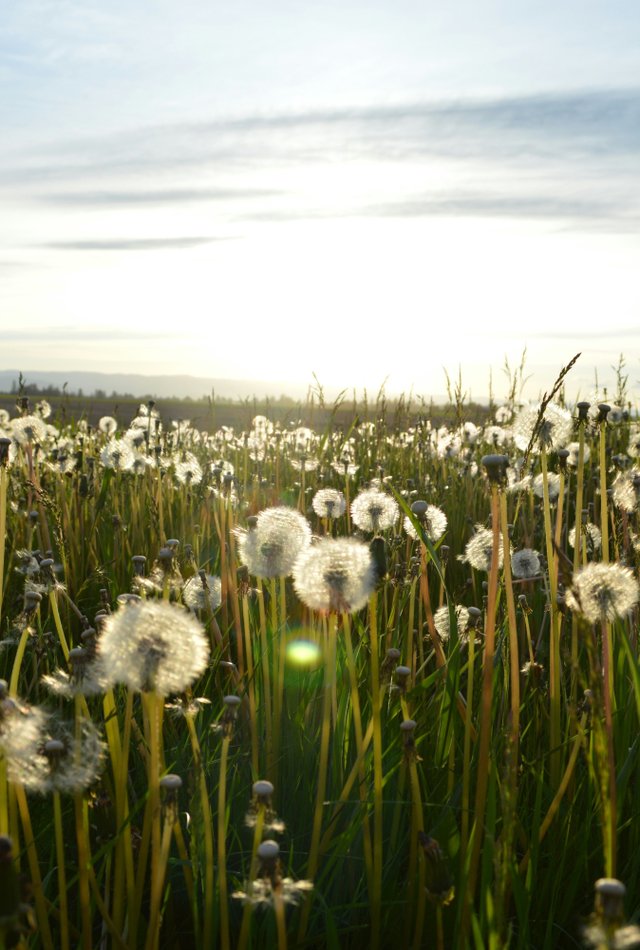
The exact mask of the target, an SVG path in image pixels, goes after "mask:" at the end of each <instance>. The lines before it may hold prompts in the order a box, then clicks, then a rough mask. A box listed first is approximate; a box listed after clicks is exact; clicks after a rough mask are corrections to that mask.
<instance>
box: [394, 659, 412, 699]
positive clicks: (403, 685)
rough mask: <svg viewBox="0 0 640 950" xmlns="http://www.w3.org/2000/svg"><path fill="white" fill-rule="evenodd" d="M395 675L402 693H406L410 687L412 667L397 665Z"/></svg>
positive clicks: (397, 685)
mask: <svg viewBox="0 0 640 950" xmlns="http://www.w3.org/2000/svg"><path fill="white" fill-rule="evenodd" d="M394 676H395V680H396V688H397V689H398V690H400V692H401V693H402V694H404V693H406V691H407V689H408V688H409V678H410V676H411V668H410V667H408V666H396V669H395V673H394Z"/></svg>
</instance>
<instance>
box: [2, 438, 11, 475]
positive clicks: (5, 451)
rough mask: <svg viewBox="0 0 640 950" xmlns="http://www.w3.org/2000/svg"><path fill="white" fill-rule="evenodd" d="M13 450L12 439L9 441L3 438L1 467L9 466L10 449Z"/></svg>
mask: <svg viewBox="0 0 640 950" xmlns="http://www.w3.org/2000/svg"><path fill="white" fill-rule="evenodd" d="M10 448H11V439H7V438H6V437H5V436H3V437H2V438H1V439H0V465H2V466H5V467H6V466H7V465H8V464H9V449H10Z"/></svg>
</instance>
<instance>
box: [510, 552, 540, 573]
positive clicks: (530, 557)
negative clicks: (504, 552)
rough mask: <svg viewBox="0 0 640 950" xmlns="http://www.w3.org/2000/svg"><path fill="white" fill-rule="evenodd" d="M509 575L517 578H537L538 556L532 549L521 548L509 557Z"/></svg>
mask: <svg viewBox="0 0 640 950" xmlns="http://www.w3.org/2000/svg"><path fill="white" fill-rule="evenodd" d="M511 573H512V574H513V576H514V577H518V578H523V579H524V578H531V577H538V575H539V574H540V556H539V554H538V552H537V551H534V550H533V549H532V548H521V550H520V551H515V552H514V553H513V554H512V555H511Z"/></svg>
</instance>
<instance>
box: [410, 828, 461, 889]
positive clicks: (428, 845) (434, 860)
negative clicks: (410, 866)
mask: <svg viewBox="0 0 640 950" xmlns="http://www.w3.org/2000/svg"><path fill="white" fill-rule="evenodd" d="M418 842H419V844H420V846H421V848H422V853H423V854H424V857H425V869H426V875H425V891H426V893H427V897H428V898H429V900H431V901H433V902H434V903H435V904H450V903H451V901H452V900H453V896H454V888H453V880H452V878H451V874H450V872H449V868H448V866H447V859H446V857H445V855H444V852H443V851H442V848H441V847H440V845H439V844H438V842H437V841H436V839H435V838H430V837H429V835H426V834H425V833H424V831H419V832H418Z"/></svg>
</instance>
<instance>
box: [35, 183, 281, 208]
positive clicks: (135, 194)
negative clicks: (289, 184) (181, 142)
mask: <svg viewBox="0 0 640 950" xmlns="http://www.w3.org/2000/svg"><path fill="white" fill-rule="evenodd" d="M281 194H282V192H281V191H275V190H271V191H269V190H267V189H260V188H204V187H203V188H156V189H153V190H152V189H142V188H140V189H129V190H126V191H125V190H123V191H93V190H84V191H62V192H57V193H52V194H45V195H41V196H40V197H39V199H38V200H40V201H42V202H44V203H46V204H52V205H58V206H62V207H87V208H93V207H96V208H110V207H122V206H124V207H136V206H141V207H146V206H149V205H174V204H175V205H184V204H201V203H206V202H225V201H247V200H251V201H255V200H257V199H260V198H273V197H276V196H278V195H281Z"/></svg>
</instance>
